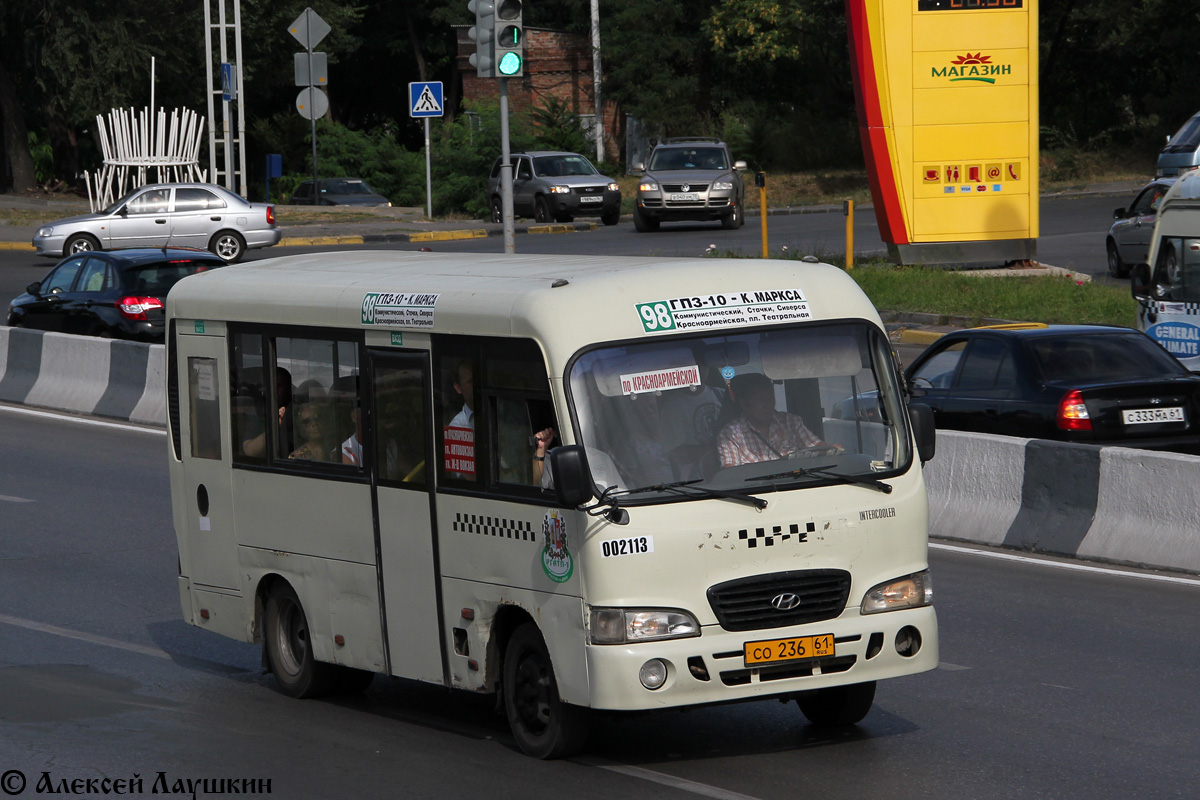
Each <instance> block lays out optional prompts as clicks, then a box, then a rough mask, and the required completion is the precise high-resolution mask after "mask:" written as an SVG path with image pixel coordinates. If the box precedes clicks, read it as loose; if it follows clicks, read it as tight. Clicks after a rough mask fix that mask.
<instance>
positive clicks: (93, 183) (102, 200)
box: [84, 107, 206, 211]
mask: <svg viewBox="0 0 1200 800" xmlns="http://www.w3.org/2000/svg"><path fill="white" fill-rule="evenodd" d="M96 130H97V132H98V134H99V139H100V149H101V152H102V154H103V156H104V166H103V167H102V168H101V169H100V172H99V174H97V175H91V174H89V173H87V172H85V173H84V179H85V182H86V183H87V189H88V202H89V203H91V206H92V210H93V211H96V210H99V209H101V208H105V207H107V206H108V205H110V204H111V203H112V202H113V201H114V200H116V199H117V198H118V197H121V196H122V195H124V194H125V192H126V191H129V190H132V189H134V188H136V187H138V186H143V185H145V184H146V183H148V182H151V181H153V182H158V183H165V182H178V181H199V182H204V180H205V175H206V171H205V170H202V169H200V144H201V142H202V140H203V138H204V118H203V117H201V116H198V115H197V114H196V113H195V112H194V111H191V110H189V109H186V108H185V109H178V108H176V109H175V110H174V111H172V112H171V114H170V117H169V118H168V115H167V112H166V111H165V110H164V109H162V108H160V109H158V110H157V111H156V112H155V113H154V114H153V115H151V113H150V108H149V107H143V108H142V109H141V111H137V110H135V109H133V108H129V109H123V108H122V109H117V108H114V109H112V110H111V111H109V113H108V122H107V123H106V122H105V119H104V117H103V116H101V115H99V114H97V115H96Z"/></svg>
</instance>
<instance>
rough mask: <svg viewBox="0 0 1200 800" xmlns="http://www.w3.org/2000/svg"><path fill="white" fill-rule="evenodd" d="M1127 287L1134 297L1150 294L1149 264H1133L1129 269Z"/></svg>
mask: <svg viewBox="0 0 1200 800" xmlns="http://www.w3.org/2000/svg"><path fill="white" fill-rule="evenodd" d="M1129 272H1130V280H1129V289H1130V292H1132V294H1133V296H1134V297H1149V296H1150V265H1149V264H1134V265H1133V268H1132V269H1130V271H1129Z"/></svg>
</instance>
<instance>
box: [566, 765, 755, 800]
mask: <svg viewBox="0 0 1200 800" xmlns="http://www.w3.org/2000/svg"><path fill="white" fill-rule="evenodd" d="M571 760H572V761H575V762H578V763H580V764H586V765H588V766H590V767H599V768H600V769H606V770H609V771H610V772H619V773H620V774H622V775H628V776H629V777H631V778H640V779H641V780H644V781H650V782H652V783H658V784H662V785H663V786H670V787H671V788H673V789H681V790H683V791H685V792H691V793H692V794H698V795H700V796H702V797H712V798H716V800H758V798H757V797H754V796H752V795H748V794H741V793H740V792H731V791H728V790H726V789H719V788H717V787H716V786H709V785H708V784H707V783H697V782H696V781H689V780H687V779H686V778H676V777H675V776H674V775H667V774H665V773H662V772H655V771H654V770H652V769H646V768H645V767H631V766H629V765H627V764H616V763H613V762H611V761H605V760H603V759H599V758H573V759H571Z"/></svg>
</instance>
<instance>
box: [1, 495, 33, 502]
mask: <svg viewBox="0 0 1200 800" xmlns="http://www.w3.org/2000/svg"><path fill="white" fill-rule="evenodd" d="M0 500H3V501H4V502H6V503H32V502H33V501H32V500H31V499H29V498H28V497H13V496H12V495H9V494H0Z"/></svg>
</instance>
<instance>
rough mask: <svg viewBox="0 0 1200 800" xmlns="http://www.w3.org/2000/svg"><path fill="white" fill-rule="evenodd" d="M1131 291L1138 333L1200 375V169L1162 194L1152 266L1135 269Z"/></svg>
mask: <svg viewBox="0 0 1200 800" xmlns="http://www.w3.org/2000/svg"><path fill="white" fill-rule="evenodd" d="M1151 265H1152V266H1151ZM1132 288H1133V297H1134V299H1135V300H1136V301H1137V304H1138V308H1137V327H1138V329H1139V330H1142V331H1145V332H1146V333H1147V334H1148V335H1149V336H1150V337H1151V338H1153V339H1154V340H1155V341H1156V342H1158V343H1159V344H1160V345H1162V346H1163V348H1164V349H1166V351H1167V352H1168V353H1170V354H1171V355H1173V356H1175V357H1176V358H1178V359H1179V360H1180V361H1182V362H1183V365H1184V366H1185V367H1187V368H1188V369H1190V370H1192V371H1193V372H1197V371H1200V170H1192V171H1191V172H1185V173H1184V174H1183V176H1182V177H1181V178H1179V180H1177V181H1175V183H1174V184H1173V185H1172V186H1171V188H1170V189H1169V190H1167V193H1166V194H1165V195H1163V199H1162V202H1161V203H1160V204H1159V207H1158V215H1157V218H1156V219H1155V222H1154V234H1153V238H1152V239H1151V241H1150V253H1149V257H1148V263H1147V264H1139V265H1137V266H1135V267H1134V268H1133V277H1132Z"/></svg>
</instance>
